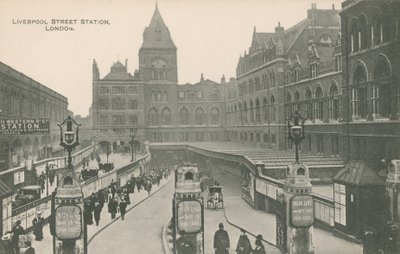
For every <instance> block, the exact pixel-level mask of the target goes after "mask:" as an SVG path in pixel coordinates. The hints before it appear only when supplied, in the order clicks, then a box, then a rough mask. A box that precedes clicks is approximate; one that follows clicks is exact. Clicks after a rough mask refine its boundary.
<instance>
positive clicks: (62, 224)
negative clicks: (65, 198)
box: [55, 205, 83, 240]
mask: <svg viewBox="0 0 400 254" xmlns="http://www.w3.org/2000/svg"><path fill="white" fill-rule="evenodd" d="M81 216H82V211H81V208H80V207H79V206H76V205H69V206H59V207H57V208H56V216H55V220H56V222H55V231H56V236H57V237H58V238H59V239H61V240H68V239H77V238H79V237H81V233H82V226H83V225H82V218H81Z"/></svg>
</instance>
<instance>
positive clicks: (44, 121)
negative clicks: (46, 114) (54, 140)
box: [0, 118, 50, 136]
mask: <svg viewBox="0 0 400 254" xmlns="http://www.w3.org/2000/svg"><path fill="white" fill-rule="evenodd" d="M49 132H50V120H49V119H48V118H32V119H0V136H1V135H32V134H48V133H49Z"/></svg>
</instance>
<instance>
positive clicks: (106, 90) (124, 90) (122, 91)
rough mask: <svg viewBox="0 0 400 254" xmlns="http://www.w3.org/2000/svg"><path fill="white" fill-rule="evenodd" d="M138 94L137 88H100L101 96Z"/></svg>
mask: <svg viewBox="0 0 400 254" xmlns="http://www.w3.org/2000/svg"><path fill="white" fill-rule="evenodd" d="M110 93H112V94H126V93H128V94H137V86H128V87H126V86H111V87H110V86H100V87H99V94H110Z"/></svg>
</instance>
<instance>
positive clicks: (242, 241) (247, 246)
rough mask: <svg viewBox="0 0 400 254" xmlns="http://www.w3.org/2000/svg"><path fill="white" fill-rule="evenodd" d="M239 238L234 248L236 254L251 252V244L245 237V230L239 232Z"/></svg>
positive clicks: (248, 253)
mask: <svg viewBox="0 0 400 254" xmlns="http://www.w3.org/2000/svg"><path fill="white" fill-rule="evenodd" d="M240 231H241V233H240V237H239V240H238V243H237V246H236V253H238V254H250V253H251V251H252V248H251V243H250V240H249V238H248V237H247V235H246V230H244V229H241V230H240Z"/></svg>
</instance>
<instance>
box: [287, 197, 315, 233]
mask: <svg viewBox="0 0 400 254" xmlns="http://www.w3.org/2000/svg"><path fill="white" fill-rule="evenodd" d="M290 221H291V224H292V226H293V227H298V228H300V227H310V226H311V225H312V224H313V223H314V199H313V197H311V196H310V195H296V196H294V197H292V198H291V200H290Z"/></svg>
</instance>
